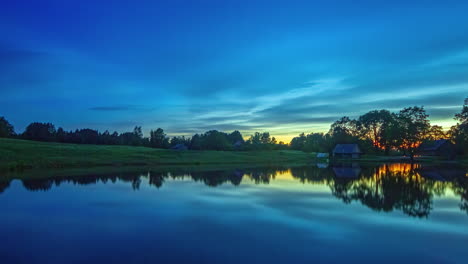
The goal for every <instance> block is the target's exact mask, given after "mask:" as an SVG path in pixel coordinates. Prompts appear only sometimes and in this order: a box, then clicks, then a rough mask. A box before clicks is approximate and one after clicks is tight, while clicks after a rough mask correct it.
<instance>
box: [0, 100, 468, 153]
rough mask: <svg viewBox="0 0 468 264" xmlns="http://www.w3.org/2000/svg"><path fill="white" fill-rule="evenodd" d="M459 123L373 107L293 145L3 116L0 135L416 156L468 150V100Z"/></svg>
mask: <svg viewBox="0 0 468 264" xmlns="http://www.w3.org/2000/svg"><path fill="white" fill-rule="evenodd" d="M454 118H455V120H457V124H456V125H455V126H453V127H452V128H451V129H450V130H449V131H444V130H443V129H442V127H441V126H437V125H431V124H430V121H429V115H428V114H427V113H426V111H425V109H424V107H418V106H414V107H407V108H404V109H402V110H401V111H399V112H393V113H392V112H390V111H388V110H374V111H370V112H368V113H366V114H364V115H362V116H360V117H358V118H357V119H351V118H349V117H346V116H345V117H342V118H341V119H339V120H337V121H335V122H334V123H333V124H332V125H331V127H330V130H329V131H328V133H310V134H307V135H306V134H305V133H302V134H300V135H299V136H298V137H295V138H293V139H292V140H291V142H290V143H289V144H285V143H283V142H277V140H276V139H275V137H272V136H270V133H268V132H263V133H260V132H256V133H254V134H253V135H251V136H250V138H248V139H247V140H244V137H243V136H242V134H241V133H240V132H239V131H234V132H232V133H225V132H220V131H217V130H211V131H208V132H205V133H202V134H195V135H194V136H192V137H184V136H177V137H168V136H167V135H166V134H165V132H164V130H163V129H162V128H158V129H156V130H151V131H150V134H149V137H144V136H143V133H142V129H141V127H139V126H136V127H135V128H134V129H133V131H130V132H125V133H120V134H119V133H117V132H113V133H110V132H109V131H107V130H106V131H105V132H103V133H101V132H99V131H97V130H93V129H77V130H75V131H65V130H64V129H62V128H58V129H56V128H55V126H54V125H53V124H51V123H37V122H35V123H31V124H30V125H28V126H27V127H26V129H25V131H24V132H23V133H21V134H18V135H17V134H15V131H14V128H13V126H12V125H11V124H10V123H9V122H8V121H7V120H6V119H5V118H4V117H0V137H11V138H21V139H28V140H37V141H46V142H62V143H75V144H97V145H131V146H145V147H152V148H175V149H181V150H183V149H192V150H278V149H293V150H302V151H306V152H331V151H332V149H333V148H334V146H335V145H336V144H346V143H357V144H358V145H359V146H360V148H361V150H363V151H364V152H365V153H385V154H389V153H390V151H399V152H403V153H405V154H407V155H409V156H411V157H413V156H414V155H415V153H416V151H417V148H418V147H419V146H420V144H421V143H423V142H424V141H429V140H438V139H449V140H451V141H452V142H453V143H454V144H455V145H456V147H457V150H458V152H459V153H465V154H466V153H468V98H467V99H466V100H465V104H464V105H463V108H462V110H461V112H460V113H457V114H456V115H455V117H454Z"/></svg>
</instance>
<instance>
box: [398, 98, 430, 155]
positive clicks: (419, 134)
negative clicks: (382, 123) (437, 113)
mask: <svg viewBox="0 0 468 264" xmlns="http://www.w3.org/2000/svg"><path fill="white" fill-rule="evenodd" d="M428 117H429V116H428V115H427V113H426V110H424V107H422V106H421V107H418V106H414V107H407V108H404V109H403V110H401V111H400V112H399V113H398V120H399V123H400V133H399V136H400V138H401V145H400V146H398V147H399V148H400V149H401V150H403V151H405V152H406V153H407V154H408V155H409V156H410V158H411V160H413V159H414V155H415V153H416V150H417V148H418V147H419V145H421V143H422V142H423V140H424V139H425V138H426V137H427V133H428V131H429V129H430V127H431V125H430V123H429V119H428Z"/></svg>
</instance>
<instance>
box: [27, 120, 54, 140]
mask: <svg viewBox="0 0 468 264" xmlns="http://www.w3.org/2000/svg"><path fill="white" fill-rule="evenodd" d="M55 133H56V131H55V126H54V125H53V124H51V123H37V122H34V123H31V124H29V125H28V126H27V127H26V130H25V131H24V133H23V135H22V137H23V138H25V139H30V140H38V141H49V142H50V141H55Z"/></svg>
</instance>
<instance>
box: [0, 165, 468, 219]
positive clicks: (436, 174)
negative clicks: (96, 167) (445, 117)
mask: <svg viewBox="0 0 468 264" xmlns="http://www.w3.org/2000/svg"><path fill="white" fill-rule="evenodd" d="M278 175H288V177H289V178H290V180H293V181H298V182H301V183H303V184H311V185H325V186H328V187H329V188H330V190H331V193H332V194H333V195H334V196H335V197H336V198H338V199H340V200H342V201H343V202H344V203H347V204H349V203H352V202H355V201H356V202H360V203H361V204H363V205H365V206H367V207H369V208H371V209H373V210H376V211H382V212H390V211H393V210H400V211H402V212H403V213H405V214H407V215H409V216H413V217H427V216H428V215H429V214H430V212H431V210H432V208H433V198H434V196H442V195H444V194H445V193H447V192H448V191H451V192H453V194H454V195H456V196H457V197H460V204H459V207H460V209H461V210H462V211H465V212H467V213H468V177H466V169H464V168H461V167H460V168H457V167H454V166H450V167H447V166H422V165H420V164H409V163H392V164H381V165H377V166H376V165H374V166H372V165H366V166H363V165H359V164H357V163H348V164H333V165H330V166H328V167H327V166H307V167H293V168H282V167H269V168H251V169H242V170H241V169H233V170H211V171H201V172H194V171H189V170H183V169H175V170H171V171H162V172H161V171H158V172H156V171H149V172H145V173H121V174H102V175H83V176H69V177H53V178H32V179H23V180H21V181H22V184H23V186H24V188H25V189H26V190H29V191H47V190H49V189H51V188H52V187H53V186H54V185H55V186H59V185H60V184H62V183H72V184H78V185H88V184H96V183H99V182H102V183H115V182H117V181H121V182H128V183H130V184H131V186H132V188H133V189H134V190H138V189H139V188H140V185H141V183H142V181H143V180H147V182H148V184H149V185H150V186H154V187H156V188H161V187H162V186H163V185H164V183H165V182H166V181H168V180H184V179H189V180H192V181H195V182H202V183H204V184H205V185H207V186H211V187H216V186H220V185H222V184H225V183H230V184H232V185H234V186H238V185H240V184H241V183H242V181H243V180H245V179H248V180H249V181H250V182H252V183H254V184H269V183H270V182H271V181H274V180H275V179H276V177H277V176H278ZM9 186H10V182H9V181H0V193H2V192H4V191H5V190H6V189H7V188H8V187H9Z"/></svg>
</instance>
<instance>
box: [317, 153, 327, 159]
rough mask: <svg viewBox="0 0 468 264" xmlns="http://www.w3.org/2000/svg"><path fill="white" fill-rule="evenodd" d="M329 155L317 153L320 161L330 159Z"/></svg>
mask: <svg viewBox="0 0 468 264" xmlns="http://www.w3.org/2000/svg"><path fill="white" fill-rule="evenodd" d="M328 156H329V155H328V153H317V158H318V159H328Z"/></svg>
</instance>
